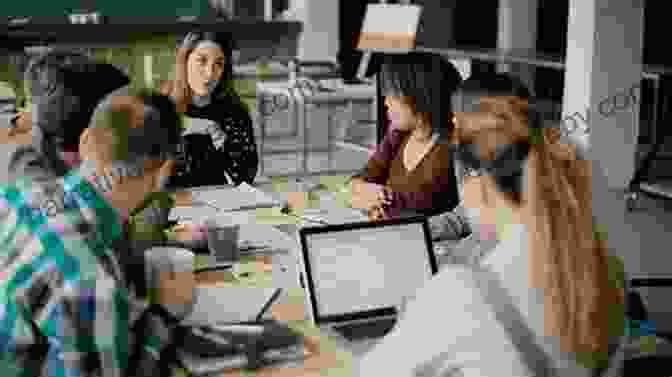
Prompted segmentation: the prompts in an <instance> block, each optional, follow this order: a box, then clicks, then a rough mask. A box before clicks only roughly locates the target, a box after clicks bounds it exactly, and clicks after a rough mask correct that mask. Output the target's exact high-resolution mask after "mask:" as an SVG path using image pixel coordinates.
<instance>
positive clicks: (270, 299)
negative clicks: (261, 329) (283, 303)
mask: <svg viewBox="0 0 672 377" xmlns="http://www.w3.org/2000/svg"><path fill="white" fill-rule="evenodd" d="M280 293H282V288H278V289H276V290H275V292H273V295H272V296H271V298H269V299H268V301H267V302H266V304H265V305H264V307H263V308H261V311H260V312H259V314H257V318H256V321H257V322H258V321H261V318H262V317H263V316H264V314H266V312H267V311H268V309H269V308H270V307H271V305H273V303H274V302H275V301H276V300H277V299H278V297H280Z"/></svg>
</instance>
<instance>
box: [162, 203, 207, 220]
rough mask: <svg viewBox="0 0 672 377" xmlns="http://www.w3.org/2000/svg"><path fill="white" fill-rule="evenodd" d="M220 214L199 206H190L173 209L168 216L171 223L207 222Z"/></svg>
mask: <svg viewBox="0 0 672 377" xmlns="http://www.w3.org/2000/svg"><path fill="white" fill-rule="evenodd" d="M217 213H218V211H217V209H215V208H212V207H209V206H205V205H199V206H189V207H173V208H172V209H171V210H170V213H169V214H168V220H171V221H176V220H179V221H184V220H186V221H199V222H202V221H205V220H206V219H209V218H211V217H214V216H216V215H217Z"/></svg>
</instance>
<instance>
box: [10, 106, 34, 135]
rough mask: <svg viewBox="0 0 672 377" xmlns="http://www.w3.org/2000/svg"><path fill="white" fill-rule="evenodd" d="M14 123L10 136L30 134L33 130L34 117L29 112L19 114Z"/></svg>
mask: <svg viewBox="0 0 672 377" xmlns="http://www.w3.org/2000/svg"><path fill="white" fill-rule="evenodd" d="M12 122H13V123H14V127H12V128H10V129H9V136H14V135H18V134H22V133H26V132H30V131H31V130H32V128H33V117H32V115H31V114H30V112H27V111H21V112H19V114H18V115H17V116H16V117H15V118H14V119H13V120H12Z"/></svg>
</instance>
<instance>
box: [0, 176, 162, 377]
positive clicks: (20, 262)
mask: <svg viewBox="0 0 672 377" xmlns="http://www.w3.org/2000/svg"><path fill="white" fill-rule="evenodd" d="M123 240H124V231H123V226H122V223H121V222H120V220H119V215H118V213H117V212H116V210H115V209H113V208H112V207H110V206H109V204H107V202H106V201H105V200H104V199H103V198H102V196H101V195H100V194H99V193H98V192H97V191H96V189H94V188H93V186H92V185H90V184H89V183H88V182H87V181H85V180H83V179H82V178H81V177H80V175H79V174H77V173H73V174H70V175H68V176H66V177H64V178H60V179H55V180H45V181H41V182H35V181H32V180H30V179H28V178H21V179H19V180H17V181H15V182H14V183H13V184H12V185H11V186H9V185H8V186H3V187H0V294H1V297H0V371H1V373H0V374H1V375H2V376H3V377H6V376H7V377H8V376H64V377H65V376H68V377H69V376H101V377H117V376H132V375H137V376H151V375H158V373H159V372H158V355H159V353H160V351H161V350H162V349H163V347H164V345H165V344H167V343H168V342H169V341H170V336H169V335H170V329H169V327H168V326H167V325H166V324H165V323H164V321H163V320H162V319H160V318H158V317H155V316H153V315H148V314H147V313H148V312H147V311H146V309H147V305H146V304H145V303H144V301H143V300H139V299H137V296H135V295H134V293H133V292H132V291H131V290H130V289H128V288H127V284H126V283H125V281H126V280H125V275H124V274H125V267H127V266H125V265H124V264H122V263H120V261H122V260H124V259H123V255H121V253H123V252H124V250H123V247H122V246H121V245H124V244H125V242H123ZM143 313H144V314H145V315H142V314H143ZM140 320H142V321H143V322H142V323H139V322H138V321H140ZM136 329H141V330H142V332H143V334H134V331H135V330H136ZM134 338H137V339H142V344H135V342H134ZM135 363H138V364H135Z"/></svg>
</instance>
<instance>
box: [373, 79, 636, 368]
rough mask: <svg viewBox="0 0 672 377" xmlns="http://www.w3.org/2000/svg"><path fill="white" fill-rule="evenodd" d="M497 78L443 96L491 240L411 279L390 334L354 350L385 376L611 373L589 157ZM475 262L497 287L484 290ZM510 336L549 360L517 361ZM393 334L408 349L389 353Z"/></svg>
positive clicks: (614, 313) (613, 329) (612, 345)
mask: <svg viewBox="0 0 672 377" xmlns="http://www.w3.org/2000/svg"><path fill="white" fill-rule="evenodd" d="M502 78H504V80H502ZM507 80H508V81H509V82H511V83H513V82H515V81H516V80H515V79H513V78H511V77H509V76H507V75H503V74H496V75H495V77H494V78H493V77H492V76H489V77H488V76H484V77H474V78H470V79H468V80H466V81H465V82H464V83H463V85H462V86H461V88H460V89H459V90H458V92H457V93H456V95H455V96H454V98H453V106H454V108H455V109H456V112H455V119H454V122H455V126H456V131H455V134H454V142H455V144H456V159H457V160H459V161H460V162H461V164H462V166H463V170H464V194H463V195H464V198H463V200H464V206H465V208H466V210H467V213H468V217H469V218H470V223H472V224H474V225H475V226H477V227H480V229H479V234H481V235H482V236H486V235H488V234H491V235H492V236H493V237H496V238H497V240H498V242H499V243H498V245H497V247H496V248H495V249H494V250H492V251H490V252H489V253H488V254H487V255H485V256H483V257H482V259H481V260H480V263H479V266H475V267H467V266H464V267H460V266H446V267H444V268H443V269H442V270H441V271H440V272H439V274H437V275H436V276H435V277H433V278H432V279H431V280H430V282H429V283H427V284H426V285H425V286H424V287H423V288H422V289H420V290H419V291H418V293H417V294H416V297H415V299H414V300H412V301H411V302H410V303H409V304H408V306H407V309H406V311H405V312H404V314H403V316H402V317H401V318H400V320H399V322H398V323H397V326H396V327H395V329H394V330H393V331H392V333H390V334H389V335H387V336H386V338H384V339H383V341H381V342H380V343H379V344H378V345H377V346H376V347H375V348H374V349H373V350H372V351H371V352H370V353H369V354H367V355H366V357H365V358H364V359H363V361H362V363H361V365H360V367H361V368H360V371H361V372H362V373H361V375H362V376H364V375H373V374H371V373H374V372H378V373H380V372H381V371H382V368H381V366H382V364H384V363H386V364H387V365H386V366H387V367H388V368H389V369H390V373H391V374H385V375H409V374H405V373H400V372H399V371H403V370H408V371H409V372H410V373H411V374H412V373H413V372H415V373H416V375H418V374H417V373H419V371H421V370H422V371H423V372H422V373H421V374H422V375H426V376H428V375H432V376H437V375H443V374H441V373H445V372H446V371H448V370H460V371H461V373H462V374H461V375H462V376H537V375H539V376H542V375H543V376H546V375H549V374H548V372H547V371H548V370H549V369H550V370H553V371H554V373H551V374H550V375H554V376H593V375H595V373H596V371H598V372H601V373H602V372H603V371H604V370H608V371H609V373H608V374H607V375H611V373H619V372H618V371H619V370H620V368H621V365H620V364H621V362H620V360H618V357H617V352H616V350H618V347H617V346H618V345H619V343H620V342H622V340H623V337H622V335H623V332H624V329H625V326H624V317H625V314H624V294H623V290H622V288H621V287H620V286H619V284H618V282H616V281H615V279H614V275H615V273H616V272H615V271H613V270H611V269H610V266H611V265H612V264H611V263H610V256H609V255H608V251H607V245H606V241H605V239H604V238H602V237H599V236H598V235H597V232H596V231H595V224H594V220H593V213H592V206H591V202H592V190H591V183H592V181H591V179H592V177H591V165H590V164H591V163H590V161H588V160H582V159H578V158H576V153H575V151H574V150H573V148H571V147H570V146H568V145H565V144H561V143H560V142H559V141H558V134H559V132H558V130H557V129H554V128H543V127H542V125H541V122H540V120H539V117H538V116H537V112H536V111H535V110H534V106H533V105H532V104H531V103H530V102H528V100H527V99H524V98H521V97H517V96H515V95H510V94H509V93H511V90H508V91H507V90H506V85H504V87H503V88H502V87H501V85H500V86H499V87H498V86H497V85H493V82H495V81H498V83H499V84H501V83H502V81H504V82H506V81H507ZM484 271H487V272H488V273H489V274H491V275H490V276H491V277H492V276H494V277H496V278H495V279H493V280H496V281H497V283H496V284H497V286H498V287H501V288H503V290H501V291H496V292H497V293H492V292H490V293H488V292H486V291H485V290H483V288H482V285H481V284H480V283H479V281H481V280H482V279H481V278H479V276H481V273H483V272H484ZM479 287H481V288H479ZM489 296H497V297H496V298H494V299H493V298H492V297H489ZM505 301H506V302H507V303H509V305H508V306H505V304H501V303H502V302H505ZM500 304H501V305H500ZM498 307H507V308H509V307H510V308H514V309H511V310H510V311H505V313H508V314H504V315H503V316H504V317H506V316H513V314H511V313H514V312H515V313H517V316H518V317H517V318H520V319H521V320H520V321H519V322H520V323H523V325H522V328H525V329H526V330H530V332H529V334H531V335H529V336H528V338H530V339H531V340H530V339H527V340H526V341H528V343H525V340H523V341H521V339H523V338H525V337H526V335H525V334H523V333H521V332H520V328H521V326H519V328H518V330H516V331H518V332H516V331H511V326H508V323H509V322H508V321H504V320H502V317H501V316H500V315H502V312H501V311H500V310H498ZM441 319H442V320H441ZM521 342H522V343H521ZM521 344H524V345H525V344H527V345H530V344H535V346H530V347H532V348H535V347H537V345H538V347H540V349H541V350H542V351H541V353H537V354H536V355H537V356H538V355H543V357H544V359H545V360H548V362H547V363H546V364H547V365H545V366H543V368H544V369H543V370H542V364H540V361H539V360H538V359H539V357H537V360H533V361H532V362H527V361H529V360H530V359H529V357H530V355H529V352H528V351H529V350H530V349H532V348H530V347H527V346H521ZM403 345H405V346H406V347H407V348H408V349H411V348H412V350H409V351H406V355H407V358H406V359H404V358H397V359H395V358H393V357H392V354H393V353H394V351H395V350H399V348H400V347H402V346H403ZM526 353H527V355H526ZM392 360H394V361H392ZM615 364H619V365H615ZM432 368H433V369H432ZM393 371H395V372H393ZM432 371H433V372H432ZM602 375H604V374H602Z"/></svg>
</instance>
